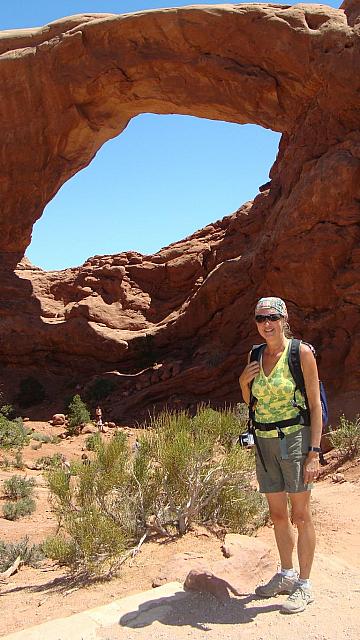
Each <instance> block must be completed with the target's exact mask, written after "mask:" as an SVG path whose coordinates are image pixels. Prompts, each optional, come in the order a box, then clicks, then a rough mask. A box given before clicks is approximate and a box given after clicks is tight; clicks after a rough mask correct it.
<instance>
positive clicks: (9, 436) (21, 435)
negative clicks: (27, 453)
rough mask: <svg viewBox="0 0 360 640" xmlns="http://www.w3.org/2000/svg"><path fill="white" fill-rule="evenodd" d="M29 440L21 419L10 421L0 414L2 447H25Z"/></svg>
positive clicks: (0, 440) (0, 442)
mask: <svg viewBox="0 0 360 640" xmlns="http://www.w3.org/2000/svg"><path fill="white" fill-rule="evenodd" d="M28 440H29V438H28V431H27V429H25V427H24V425H23V421H22V420H21V418H15V420H8V419H7V418H5V416H3V415H2V414H0V447H2V448H3V449H11V448H12V447H24V446H25V445H26V444H27V442H28Z"/></svg>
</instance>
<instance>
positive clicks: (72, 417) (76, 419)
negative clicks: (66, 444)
mask: <svg viewBox="0 0 360 640" xmlns="http://www.w3.org/2000/svg"><path fill="white" fill-rule="evenodd" d="M89 421H90V413H89V411H88V408H87V406H86V404H85V403H84V402H83V401H82V400H81V398H80V396H79V395H78V394H77V395H75V396H74V397H73V399H72V400H71V402H70V404H69V409H68V427H67V430H68V431H69V433H75V432H76V431H77V427H79V426H80V425H81V424H83V423H84V422H89Z"/></svg>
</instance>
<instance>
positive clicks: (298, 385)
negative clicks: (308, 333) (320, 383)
mask: <svg viewBox="0 0 360 640" xmlns="http://www.w3.org/2000/svg"><path fill="white" fill-rule="evenodd" d="M301 342H302V341H301V340H298V339H297V338H292V339H291V342H290V345H289V353H288V364H289V369H290V373H291V375H292V377H293V378H294V382H295V389H294V399H293V406H294V407H297V408H298V409H299V411H300V414H301V416H302V419H303V424H310V411H309V403H308V399H307V395H306V388H305V380H304V374H303V372H302V368H301V359H300V345H301ZM304 344H308V343H307V342H305V343H304ZM308 346H309V347H310V348H311V350H312V351H313V353H314V354H315V350H314V348H313V347H312V345H310V344H309V345H308ZM297 390H299V391H300V393H301V394H302V396H303V397H304V400H305V406H306V409H304V408H303V407H301V406H300V405H299V404H298V403H297V402H296V391H297Z"/></svg>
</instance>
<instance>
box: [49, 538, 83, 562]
mask: <svg viewBox="0 0 360 640" xmlns="http://www.w3.org/2000/svg"><path fill="white" fill-rule="evenodd" d="M41 548H42V551H43V552H44V554H45V556H46V557H47V558H51V560H55V561H56V562H58V563H59V564H60V565H73V564H75V563H76V547H75V543H74V541H73V540H65V538H63V537H62V536H60V535H57V536H50V537H49V538H46V540H45V541H44V542H43V543H42V545H41Z"/></svg>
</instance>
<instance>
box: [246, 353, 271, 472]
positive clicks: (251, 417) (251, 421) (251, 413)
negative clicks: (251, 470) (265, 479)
mask: <svg viewBox="0 0 360 640" xmlns="http://www.w3.org/2000/svg"><path fill="white" fill-rule="evenodd" d="M265 347H266V343H264V344H254V346H253V347H252V349H251V352H250V360H249V362H260V359H261V356H262V353H263V351H264V349H265ZM251 389H252V382H251V384H250V401H249V420H248V431H249V433H251V434H252V436H253V438H254V443H255V446H256V449H257V452H258V454H259V458H260V461H261V464H262V466H263V467H264V470H265V471H266V472H267V468H266V465H265V461H264V456H263V454H262V451H261V448H260V444H259V441H258V438H257V436H256V431H255V425H254V422H255V411H254V405H255V398H254V396H253V394H252V391H251Z"/></svg>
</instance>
